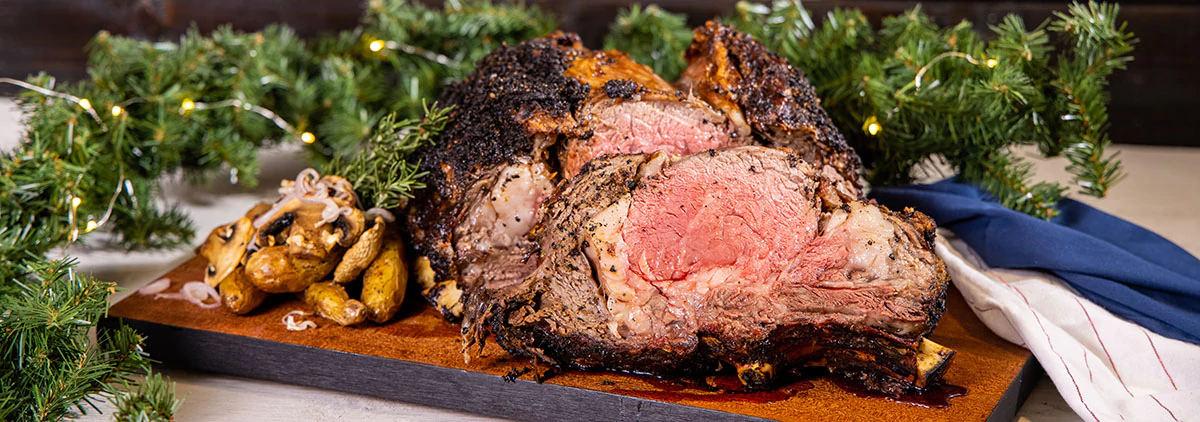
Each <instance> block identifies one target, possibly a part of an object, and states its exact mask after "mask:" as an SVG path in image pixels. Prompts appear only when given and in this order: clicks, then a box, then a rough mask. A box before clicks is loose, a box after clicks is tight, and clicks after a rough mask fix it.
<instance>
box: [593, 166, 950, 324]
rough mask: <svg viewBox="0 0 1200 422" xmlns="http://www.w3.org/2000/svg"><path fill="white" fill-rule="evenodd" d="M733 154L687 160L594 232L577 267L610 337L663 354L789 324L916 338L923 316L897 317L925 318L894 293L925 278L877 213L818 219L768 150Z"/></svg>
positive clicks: (809, 193) (809, 192)
mask: <svg viewBox="0 0 1200 422" xmlns="http://www.w3.org/2000/svg"><path fill="white" fill-rule="evenodd" d="M732 151H734V152H730V151H724V152H720V153H715V154H713V155H711V156H710V155H709V154H698V155H694V156H691V157H687V158H684V159H682V160H680V161H678V162H676V163H675V164H673V165H670V166H668V167H666V168H665V169H664V170H663V171H662V173H661V174H659V175H657V176H652V177H650V178H648V179H646V180H645V184H644V185H643V186H642V187H640V188H639V189H638V190H635V191H634V192H633V194H632V197H631V198H629V197H627V198H626V199H624V200H623V201H620V202H618V204H616V205H613V206H611V207H610V208H609V209H608V210H606V211H605V212H602V213H600V214H598V215H597V217H595V219H594V220H593V221H595V222H596V223H597V224H596V225H597V226H603V227H604V228H601V229H599V230H596V231H594V232H592V233H593V234H592V238H590V239H589V242H590V243H589V244H590V245H592V246H591V249H589V252H588V255H589V258H591V259H592V260H593V262H594V263H595V264H594V265H596V268H598V271H597V276H598V279H599V282H600V284H601V287H602V288H603V289H604V290H605V292H606V294H607V296H608V299H607V306H608V308H609V311H610V313H611V314H612V316H613V323H612V324H610V326H609V329H610V331H611V332H612V333H613V334H614V335H618V336H621V337H626V336H647V337H651V339H650V341H651V342H652V343H662V344H672V343H678V342H687V341H688V340H687V339H688V338H694V335H695V333H697V332H699V331H703V332H708V333H718V334H719V333H730V334H729V335H730V336H735V337H744V336H759V335H764V334H765V333H767V332H769V331H770V330H772V329H774V328H775V327H777V326H779V325H787V324H792V323H799V322H804V323H807V324H815V325H820V324H823V323H837V324H843V325H845V326H849V327H858V328H865V327H880V328H883V329H885V330H886V331H889V332H895V333H903V332H908V331H910V330H912V329H916V328H918V327H919V326H918V324H919V323H920V322H921V321H924V315H922V314H919V313H913V312H909V311H905V310H906V309H923V308H922V307H921V306H912V305H916V304H915V303H910V302H909V301H913V300H921V297H920V295H911V297H909V296H905V295H897V294H896V292H898V291H901V290H906V289H913V288H918V289H919V286H920V284H919V283H921V280H928V279H931V277H932V274H931V273H929V271H930V270H929V269H928V268H927V267H928V266H924V265H916V260H917V259H919V258H917V257H916V256H914V255H912V254H911V253H908V252H905V250H906V248H902V247H897V243H898V242H900V241H901V236H905V234H904V233H901V232H900V231H899V230H898V229H897V228H896V226H895V225H893V224H892V222H891V221H890V220H888V218H887V217H885V215H884V213H882V212H881V210H880V208H878V207H876V206H873V205H870V204H865V203H861V202H852V203H850V204H848V205H847V206H846V207H842V208H840V209H835V210H833V211H831V212H827V213H824V214H823V213H822V211H821V210H820V208H819V204H818V202H817V201H819V199H817V195H815V194H814V192H816V191H817V189H818V188H819V186H818V181H817V180H816V177H815V176H814V174H815V172H813V171H812V170H811V169H808V170H807V171H799V170H798V169H796V168H791V166H794V165H796V163H795V162H794V161H789V160H786V159H781V157H783V156H785V154H784V153H783V152H780V151H776V150H766V149H762V148H752V147H751V148H746V147H743V148H737V149H735V150H732ZM799 166H800V168H801V169H806V168H807V165H806V164H803V163H800V164H799ZM622 216H624V218H623V219H622V218H621V217H622ZM608 227H612V228H608Z"/></svg>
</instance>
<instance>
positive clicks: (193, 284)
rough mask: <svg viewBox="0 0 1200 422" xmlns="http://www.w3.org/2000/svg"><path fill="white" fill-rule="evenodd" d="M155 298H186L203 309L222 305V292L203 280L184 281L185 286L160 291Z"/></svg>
mask: <svg viewBox="0 0 1200 422" xmlns="http://www.w3.org/2000/svg"><path fill="white" fill-rule="evenodd" d="M154 299H155V300H158V299H173V300H186V301H188V302H192V303H193V304H195V305H196V306H199V307H200V308H203V309H212V308H216V307H218V306H221V294H220V293H217V289H214V288H213V287H212V286H209V285H208V284H205V283H204V282H203V281H189V282H187V283H184V284H183V288H181V289H179V291H178V292H172V293H159V294H156V295H154ZM206 299H212V300H213V301H212V302H211V303H207V302H205V300H206Z"/></svg>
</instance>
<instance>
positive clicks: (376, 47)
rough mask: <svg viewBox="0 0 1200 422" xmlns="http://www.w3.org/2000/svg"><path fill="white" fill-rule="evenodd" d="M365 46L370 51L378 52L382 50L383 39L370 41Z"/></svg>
mask: <svg viewBox="0 0 1200 422" xmlns="http://www.w3.org/2000/svg"><path fill="white" fill-rule="evenodd" d="M367 47H368V48H370V49H371V51H374V52H376V53H378V52H380V51H382V50H383V41H380V40H375V41H371V44H369V45H367Z"/></svg>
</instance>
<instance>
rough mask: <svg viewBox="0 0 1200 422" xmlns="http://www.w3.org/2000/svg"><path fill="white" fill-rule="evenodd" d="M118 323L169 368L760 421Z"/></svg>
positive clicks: (480, 405) (517, 410)
mask: <svg viewBox="0 0 1200 422" xmlns="http://www.w3.org/2000/svg"><path fill="white" fill-rule="evenodd" d="M122 323H124V324H125V325H128V326H130V327H132V328H134V329H136V330H137V331H138V332H139V333H141V334H142V335H143V336H145V337H146V347H145V349H146V351H147V353H149V354H150V356H151V357H152V358H153V359H155V360H157V361H159V362H161V363H162V364H164V365H167V366H170V367H178V368H186V369H195V370H200V371H208V372H217V373H224V374H229V375H235V376H242V377H248V378H255V379H262V380H267V381H276V382H281V383H285V384H294V385H301V386H307V387H315V388H320V389H326V390H335V391H340V392H345V393H351V394H362V395H366V396H371V397H377V398H382V399H387V400H396V401H402V402H407V403H414V404H420V405H425V406H432V407H439V408H445V409H453V410H459V411H464V412H470V413H476V414H481V415H488V416H496V417H502V418H510V419H517V420H606V421H611V420H655V421H700V420H702V421H706V422H709V421H760V420H763V419H759V418H755V417H751V416H746V415H738V414H733V413H727V412H720V411H716V410H710V409H702V408H697V407H691V406H684V405H680V404H674V403H664V402H660V401H654V400H647V399H641V398H637V397H628V396H621V395H617V394H611V393H605V392H600V391H592V390H586V389H582V388H575V387H567V386H561V385H554V384H539V383H536V382H533V381H530V380H524V379H518V380H515V381H513V382H507V381H505V380H504V379H503V377H499V376H496V375H490V374H484V373H480V372H472V371H467V370H462V369H454V368H445V367H439V366H433V365H426V364H423V363H417V362H408V361H403V360H395V359H386V358H381V357H377V356H368V355H361V354H355V353H347V352H340V351H335V350H329V349H320V348H314V347H309V346H302V345H296V344H289V343H281V342H276V341H271V340H263V339H258V338H252V337H244V336H236V335H231V334H223V333H217V332H213V331H205V330H197V329H191V328H182V327H175V326H168V325H163V324H158V323H153V322H147V321H140V320H133V319H124V318H106V319H104V320H102V321H101V323H100V329H101V330H105V329H113V328H115V327H117V326H119V325H120V324H122ZM231 356H237V358H236V359H231V358H230V357H231Z"/></svg>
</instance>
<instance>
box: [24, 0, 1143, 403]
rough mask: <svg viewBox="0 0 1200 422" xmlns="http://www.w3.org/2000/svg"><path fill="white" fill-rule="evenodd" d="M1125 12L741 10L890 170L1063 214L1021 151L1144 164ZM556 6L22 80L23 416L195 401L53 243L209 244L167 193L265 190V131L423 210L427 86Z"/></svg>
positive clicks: (1099, 172) (391, 19)
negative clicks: (1120, 16)
mask: <svg viewBox="0 0 1200 422" xmlns="http://www.w3.org/2000/svg"><path fill="white" fill-rule="evenodd" d="M1117 11H1118V10H1117V7H1116V6H1115V5H1101V4H1096V3H1089V4H1087V5H1082V4H1075V5H1072V6H1071V7H1070V8H1069V9H1068V11H1067V13H1058V14H1056V16H1055V18H1054V19H1053V20H1052V21H1049V22H1047V23H1043V24H1042V25H1040V26H1038V27H1037V28H1034V29H1033V30H1028V29H1027V28H1026V27H1025V25H1024V23H1023V22H1022V21H1021V20H1020V19H1019V18H1016V17H1015V16H1009V17H1006V18H1005V20H1004V21H1003V22H1002V23H1001V24H1000V25H997V26H994V27H992V28H991V30H992V32H993V33H994V34H993V36H992V37H991V39H990V40H988V41H985V40H984V39H982V38H981V37H980V36H979V35H977V34H976V33H975V32H974V30H973V28H972V27H971V25H970V24H969V23H966V22H964V23H960V24H958V25H955V26H952V27H948V28H941V27H938V26H937V25H934V24H933V23H932V21H931V20H930V19H929V18H928V17H927V16H925V15H923V14H921V12H920V9H919V8H915V9H913V10H911V11H909V12H908V13H906V14H904V15H900V16H895V17H891V18H888V19H886V20H885V21H884V22H883V24H882V26H881V27H880V28H879V29H878V30H876V29H875V28H872V26H871V25H870V24H869V23H868V22H867V20H866V19H865V17H864V16H863V15H862V14H861V13H860V12H857V11H846V10H837V11H834V12H832V13H831V14H830V15H829V17H828V19H826V21H825V23H824V24H823V25H821V26H817V25H816V24H815V23H814V20H813V18H812V16H810V14H809V12H808V11H807V10H805V9H804V8H803V7H801V6H800V4H799V3H798V2H793V1H780V2H776V3H774V4H772V5H771V6H761V5H751V4H748V3H742V4H739V5H738V8H737V10H736V12H735V13H734V14H733V15H732V16H730V17H728V18H727V19H726V21H727V22H729V23H731V24H733V25H735V26H737V27H738V28H740V29H742V30H744V31H747V32H749V33H751V34H753V35H755V36H756V37H758V38H759V39H760V40H763V41H764V42H765V43H766V44H767V45H768V46H769V47H770V48H772V49H773V50H775V51H776V52H778V53H779V54H780V55H782V56H783V57H785V58H787V59H788V60H789V61H791V62H792V63H793V64H795V65H796V66H797V67H799V68H801V69H804V70H805V71H807V73H808V76H809V78H810V79H811V80H812V81H813V83H814V84H815V85H816V87H817V89H818V92H819V94H820V96H821V98H822V99H823V104H824V106H825V108H826V110H828V111H829V112H830V114H831V115H832V116H833V118H834V120H835V123H837V124H838V126H839V128H841V129H842V131H843V133H845V134H846V135H847V137H848V138H849V139H850V140H851V142H852V143H853V144H854V146H855V147H856V149H857V150H858V151H859V152H860V154H862V155H863V158H864V159H865V160H866V162H867V169H868V174H867V176H868V179H869V180H870V181H871V182H872V183H874V184H887V183H901V182H906V181H909V180H911V178H912V170H913V169H914V168H916V167H920V166H925V165H928V164H929V163H932V162H933V160H944V161H945V162H947V163H949V164H950V165H951V166H953V167H954V168H955V170H957V171H958V172H959V173H960V174H961V175H962V176H963V177H965V178H966V179H968V180H971V181H974V182H976V183H979V184H980V185H982V186H984V187H985V188H987V189H988V190H990V191H991V192H992V193H993V194H994V195H996V196H997V197H998V198H999V199H1000V200H1001V201H1002V202H1003V203H1004V204H1005V205H1007V206H1010V207H1013V208H1015V209H1019V210H1022V211H1024V212H1027V213H1030V214H1034V215H1038V216H1042V217H1049V216H1052V215H1053V214H1054V212H1055V211H1054V204H1055V203H1056V202H1057V200H1058V199H1059V198H1061V197H1062V196H1063V195H1064V194H1065V192H1066V190H1067V188H1066V187H1064V186H1060V185H1058V184H1053V183H1046V182H1037V183H1034V182H1033V181H1032V180H1033V177H1032V172H1031V166H1030V164H1029V163H1027V162H1024V161H1023V160H1021V159H1019V158H1018V157H1016V156H1014V155H1013V154H1011V153H1010V152H1009V148H1010V147H1011V146H1013V145H1021V144H1030V145H1038V147H1039V149H1040V150H1041V152H1042V153H1044V154H1046V155H1047V156H1053V155H1059V154H1062V155H1065V156H1066V157H1067V159H1068V160H1069V162H1070V167H1068V170H1069V171H1070V172H1071V173H1072V174H1073V175H1074V176H1075V177H1076V185H1077V186H1078V188H1079V190H1080V191H1081V192H1083V193H1085V194H1090V195H1096V196H1102V195H1103V194H1104V193H1105V192H1106V191H1107V189H1108V188H1109V187H1110V186H1111V185H1112V184H1113V183H1115V182H1116V181H1118V180H1119V179H1120V178H1121V176H1122V172H1121V169H1120V166H1119V163H1118V162H1117V161H1116V160H1115V158H1114V157H1113V156H1112V155H1109V154H1107V153H1106V152H1105V147H1106V146H1107V145H1108V144H1109V139H1108V137H1107V136H1106V134H1105V132H1106V129H1107V123H1108V122H1107V108H1106V105H1107V101H1108V98H1107V96H1106V93H1105V87H1106V83H1107V82H1106V78H1107V76H1108V75H1110V74H1111V73H1112V72H1113V71H1115V70H1117V69H1122V68H1124V66H1125V64H1126V63H1127V62H1128V61H1129V60H1130V57H1129V56H1128V54H1129V53H1130V52H1131V51H1132V45H1133V43H1134V42H1136V40H1135V39H1133V38H1132V35H1131V34H1129V33H1127V32H1126V31H1125V28H1124V26H1123V25H1118V24H1117V21H1116V16H1117ZM553 24H554V19H553V17H552V16H551V15H549V14H546V13H544V12H542V11H540V10H539V9H537V8H533V7H527V6H525V5H522V4H517V5H492V4H491V3H488V2H482V1H480V2H466V3H460V2H457V1H452V2H448V6H447V7H446V8H445V9H444V10H434V9H430V8H428V7H425V6H422V5H420V4H416V3H412V2H409V1H404V0H371V1H370V2H369V3H368V5H367V12H366V16H364V18H363V25H362V26H361V27H359V28H357V29H354V30H351V31H345V32H341V33H338V34H335V35H332V36H328V37H323V38H319V39H316V40H310V41H305V40H301V39H299V38H297V37H296V36H295V34H294V33H293V32H292V31H291V30H290V29H288V28H286V27H282V26H274V27H269V28H267V29H264V30H263V31H259V32H251V33H243V32H236V31H233V30H231V29H229V28H222V29H219V30H217V31H215V32H213V33H212V34H209V35H208V36H205V35H202V34H200V33H199V32H198V31H195V30H193V31H189V32H188V33H187V34H186V35H185V36H184V37H182V38H181V39H180V40H179V41H178V42H175V43H171V42H158V43H150V42H144V41H137V40H132V39H127V38H122V37H116V36H112V35H110V34H107V33H100V34H99V35H97V37H96V38H95V39H94V40H93V42H92V43H91V45H90V47H89V52H90V53H91V60H90V62H89V63H90V66H89V75H90V76H91V78H90V79H89V80H87V81H84V82H80V83H73V84H56V83H55V81H54V79H53V78H51V77H49V76H47V75H36V76H32V77H30V78H29V79H27V80H26V81H13V80H6V79H0V82H9V83H15V84H19V85H23V86H24V87H26V88H28V89H30V91H29V92H27V93H25V94H24V95H22V96H21V97H20V104H21V106H22V107H23V109H25V110H26V111H27V114H26V122H25V123H26V129H27V130H26V135H25V138H24V139H23V140H22V143H21V145H20V146H19V147H18V148H17V149H15V150H13V151H7V152H0V210H3V212H0V310H2V311H0V340H3V343H2V344H0V358H2V359H3V360H2V361H0V371H3V372H0V386H3V389H0V420H55V419H60V418H62V417H64V416H68V415H70V414H73V413H75V412H83V411H85V410H87V408H88V407H93V406H90V404H91V403H92V402H91V401H90V400H93V397H97V396H94V395H95V394H100V395H101V396H103V397H106V398H107V399H108V400H110V401H112V402H113V404H114V406H116V408H117V409H118V412H117V414H116V417H117V418H118V419H121V420H127V419H128V420H158V419H161V420H167V419H170V418H171V417H172V416H173V414H174V412H175V411H176V410H177V408H178V406H179V401H177V400H176V399H175V398H174V395H173V393H172V389H173V388H172V387H171V386H170V385H169V382H167V381H165V380H164V379H163V378H162V377H161V376H158V375H146V374H149V371H148V369H149V367H148V364H149V360H148V358H147V357H146V356H145V355H144V354H143V353H142V352H141V348H140V345H141V341H142V339H141V338H140V337H139V336H138V335H137V334H136V333H135V332H133V331H132V330H130V329H128V328H120V329H118V330H115V331H106V332H105V333H102V334H101V338H100V339H99V341H96V342H89V341H88V339H87V333H88V330H89V329H91V328H92V327H93V326H94V325H95V323H96V321H98V320H99V319H100V317H101V316H103V315H104V312H105V310H106V308H107V299H108V297H109V295H110V294H111V293H112V291H113V289H114V288H115V287H114V286H113V285H112V284H111V283H105V282H101V281H97V280H94V279H91V278H90V277H86V276H81V275H78V274H75V273H74V271H73V267H74V263H73V261H70V260H49V259H47V258H46V257H45V256H46V254H47V253H48V252H50V251H51V250H53V249H54V248H59V247H62V246H64V245H69V244H72V243H74V242H78V241H81V240H82V239H84V238H85V237H87V235H88V234H89V233H90V232H93V231H99V232H106V233H107V234H108V237H109V239H110V241H111V242H112V243H113V244H115V245H119V246H122V247H126V248H130V249H142V248H164V247H177V246H180V245H184V244H188V243H189V242H190V241H191V239H192V236H193V231H194V229H193V226H192V225H191V222H190V221H189V220H188V218H187V217H186V215H184V214H183V213H182V212H181V211H180V210H179V209H178V208H177V207H175V206H174V205H171V204H164V203H162V202H161V201H160V200H159V199H158V198H159V186H158V180H159V179H160V178H161V176H163V175H170V174H181V175H183V176H184V177H186V178H187V179H189V180H192V181H204V180H210V179H212V178H214V176H219V177H220V178H222V179H224V178H225V177H226V175H228V180H229V181H230V182H231V183H240V184H242V185H245V186H253V185H254V184H255V183H256V182H257V175H258V171H259V168H258V165H259V162H258V159H257V151H258V149H259V148H261V147H262V146H265V145H270V144H273V143H278V142H302V143H304V144H307V145H308V148H309V151H310V152H311V154H310V155H311V157H312V158H313V160H314V161H315V162H317V163H318V164H321V165H324V166H325V172H327V173H329V172H333V173H337V174H342V175H343V176H345V177H347V178H348V179H349V180H351V181H353V182H354V184H355V186H356V187H357V188H358V189H359V194H360V196H361V197H362V198H363V200H364V202H365V203H366V204H368V205H369V206H380V207H384V208H391V209H395V208H400V207H403V205H404V203H405V200H406V198H407V197H409V196H410V195H411V192H412V190H413V189H419V188H420V187H421V184H420V180H419V178H420V176H421V175H420V174H419V173H418V172H417V167H416V165H415V164H416V163H413V162H410V161H408V158H409V156H410V154H411V153H412V152H413V151H414V150H415V149H417V148H419V147H421V146H423V145H427V144H428V143H429V142H430V140H431V139H432V138H433V137H434V136H436V134H437V133H438V132H439V131H440V130H441V129H442V128H443V127H444V126H445V124H446V122H447V119H448V114H447V113H446V110H445V109H439V108H437V107H436V106H434V107H431V108H429V109H426V102H427V101H429V100H430V99H432V98H435V97H436V95H437V93H438V92H439V91H440V89H441V87H442V86H444V85H445V84H446V83H447V82H449V81H453V80H456V79H459V78H461V77H463V76H465V75H466V74H467V73H468V72H470V70H471V68H472V66H473V64H474V62H475V61H476V60H478V59H479V58H481V57H483V55H485V54H487V53H488V52H490V51H491V50H492V49H494V48H496V47H498V46H500V45H503V44H504V43H517V42H520V41H523V40H525V39H529V38H532V37H536V36H541V35H544V34H545V33H547V32H549V31H550V30H551V29H552V28H553V26H554V25H553ZM1051 34H1053V35H1054V36H1055V43H1054V45H1056V46H1058V48H1060V49H1061V50H1058V52H1057V53H1056V54H1055V50H1054V47H1052V43H1051V39H1050V35H1051ZM689 41H690V30H689V28H687V27H686V21H685V19H684V18H683V16H682V15H677V14H671V13H668V12H666V11H663V10H662V9H660V8H658V7H657V6H648V7H645V8H641V7H634V8H631V9H629V10H627V11H623V12H622V13H621V15H620V17H619V18H618V20H617V21H616V22H614V23H613V25H612V27H611V33H610V34H609V36H608V37H607V38H606V39H605V47H606V48H618V49H621V50H623V51H625V52H627V53H629V54H630V55H631V56H633V57H634V58H635V59H636V60H639V61H641V62H643V63H646V64H648V65H650V66H652V67H653V68H654V69H655V71H657V72H658V73H659V74H660V75H663V76H664V77H666V78H668V79H674V78H675V77H676V76H677V75H678V74H679V73H680V72H681V71H682V70H683V68H684V62H683V51H684V50H685V49H686V47H687V45H688V42H689Z"/></svg>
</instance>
